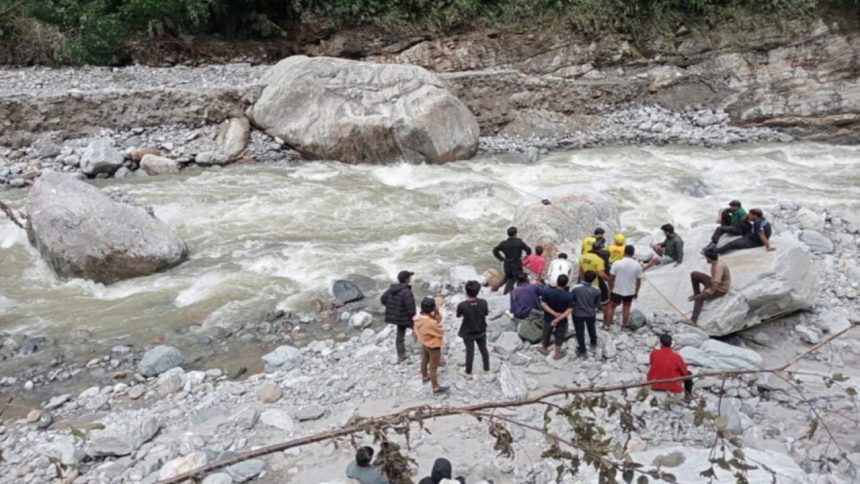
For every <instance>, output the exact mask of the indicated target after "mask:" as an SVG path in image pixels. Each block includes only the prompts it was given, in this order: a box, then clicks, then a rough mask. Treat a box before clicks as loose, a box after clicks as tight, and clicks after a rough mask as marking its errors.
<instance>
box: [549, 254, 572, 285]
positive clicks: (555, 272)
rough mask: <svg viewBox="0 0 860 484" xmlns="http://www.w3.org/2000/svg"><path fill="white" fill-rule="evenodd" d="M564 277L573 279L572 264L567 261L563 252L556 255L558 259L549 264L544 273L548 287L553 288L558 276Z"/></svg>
mask: <svg viewBox="0 0 860 484" xmlns="http://www.w3.org/2000/svg"><path fill="white" fill-rule="evenodd" d="M561 275H565V276H567V279H568V280H570V279H572V278H573V264H571V263H570V261H569V260H567V254H565V253H564V252H562V253H560V254H558V258H557V259H555V260H554V261H552V262H550V263H549V269H547V271H546V283H547V285H548V286H552V287H555V284H556V281H557V280H558V276H561Z"/></svg>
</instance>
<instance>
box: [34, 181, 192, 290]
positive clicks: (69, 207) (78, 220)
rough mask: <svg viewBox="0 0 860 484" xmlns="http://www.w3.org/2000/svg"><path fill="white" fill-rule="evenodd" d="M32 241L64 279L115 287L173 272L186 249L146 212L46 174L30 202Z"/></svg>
mask: <svg viewBox="0 0 860 484" xmlns="http://www.w3.org/2000/svg"><path fill="white" fill-rule="evenodd" d="M27 213H28V214H29V216H30V218H29V220H28V223H27V235H28V238H29V239H30V243H32V244H33V245H34V246H35V247H36V248H37V249H38V250H39V252H41V254H42V256H43V257H44V258H45V260H46V261H47V263H48V265H49V266H51V268H52V269H54V271H55V272H56V273H57V274H58V275H59V276H61V277H83V278H86V279H91V280H94V281H96V282H101V283H104V284H110V283H112V282H116V281H119V280H122V279H127V278H130V277H137V276H142V275H147V274H151V273H153V272H156V271H159V270H163V269H167V268H169V267H173V266H175V265H177V264H179V263H181V262H182V261H183V260H185V257H186V256H187V254H188V249H187V247H186V246H185V243H184V242H182V241H181V240H180V239H179V238H178V237H177V236H176V234H174V233H173V231H172V230H171V229H170V228H169V227H168V226H167V225H165V224H164V223H163V222H161V221H160V220H158V219H157V218H155V217H153V216H151V215H150V214H149V213H147V212H146V210H145V209H144V208H141V207H137V206H133V205H130V204H126V203H119V202H115V201H113V200H111V199H110V197H108V196H107V194H105V192H103V191H101V190H99V189H97V188H95V187H93V186H91V185H89V184H87V183H84V182H82V181H80V180H77V179H76V178H75V177H73V176H70V175H66V174H60V173H56V172H45V173H43V174H42V176H41V177H39V179H38V180H37V181H36V183H35V184H34V185H33V187H32V188H31V189H30V193H29V195H28V198H27Z"/></svg>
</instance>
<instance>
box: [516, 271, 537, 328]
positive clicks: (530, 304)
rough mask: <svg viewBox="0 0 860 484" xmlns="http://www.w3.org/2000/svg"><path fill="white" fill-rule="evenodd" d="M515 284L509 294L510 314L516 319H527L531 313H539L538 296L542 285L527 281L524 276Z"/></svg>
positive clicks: (526, 277)
mask: <svg viewBox="0 0 860 484" xmlns="http://www.w3.org/2000/svg"><path fill="white" fill-rule="evenodd" d="M521 276H522V277H521V278H520V280H519V281H518V283H517V288H516V289H514V292H512V293H511V314H513V315H514V317H515V318H516V319H527V318H528V317H529V314H531V312H532V311H535V310H537V311H541V305H540V295H541V292H543V287H544V286H543V284H541V283H539V282H537V281H532V280H529V278H528V276H526V275H525V274H522V275H521Z"/></svg>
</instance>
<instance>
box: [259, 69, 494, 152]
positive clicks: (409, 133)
mask: <svg viewBox="0 0 860 484" xmlns="http://www.w3.org/2000/svg"><path fill="white" fill-rule="evenodd" d="M263 84H264V85H265V88H264V89H263V92H262V93H261V94H260V97H259V99H258V100H257V102H256V103H255V104H254V106H253V107H252V108H251V109H249V113H250V116H251V118H252V119H253V121H254V124H255V125H257V126H259V127H260V128H262V129H263V130H265V131H266V132H267V133H268V134H269V135H271V136H274V137H279V138H281V139H283V140H284V141H285V142H286V143H287V144H288V145H290V146H292V147H293V148H295V149H297V150H298V151H300V152H302V153H305V154H306V155H308V156H310V157H312V158H321V159H330V160H340V161H344V162H347V163H363V162H371V163H386V162H394V161H412V162H430V163H441V162H446V161H454V160H460V159H466V158H471V157H472V156H474V155H475V153H476V152H477V149H478V136H479V128H478V123H477V121H476V119H475V116H474V115H473V114H472V113H471V112H470V111H469V109H468V107H466V105H465V104H464V103H463V102H462V101H460V100H459V99H457V98H456V97H455V96H454V95H453V94H452V93H451V92H450V91H449V90H448V88H447V85H446V84H445V83H444V82H443V81H442V80H440V79H439V77H437V76H436V75H435V74H433V73H431V72H429V71H427V70H426V69H424V68H421V67H418V66H414V65H402V64H374V63H369V62H358V61H351V60H345V59H335V58H328V57H313V58H309V57H305V56H301V55H294V56H291V57H288V58H286V59H284V60H282V61H281V62H279V63H278V64H277V65H275V66H274V67H273V68H272V69H271V70H270V71H269V73H268V74H267V75H266V76H265V77H264V78H263Z"/></svg>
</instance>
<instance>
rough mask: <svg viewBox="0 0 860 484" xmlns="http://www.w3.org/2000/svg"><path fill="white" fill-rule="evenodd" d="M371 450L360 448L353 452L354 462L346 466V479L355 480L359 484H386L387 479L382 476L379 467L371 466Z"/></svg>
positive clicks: (369, 448) (370, 448)
mask: <svg viewBox="0 0 860 484" xmlns="http://www.w3.org/2000/svg"><path fill="white" fill-rule="evenodd" d="M371 461H373V448H372V447H360V448H359V449H358V450H357V451H356V452H355V460H354V461H352V462H350V463H349V465H347V466H346V477H347V478H349V479H355V480H356V481H358V482H359V484H388V483H389V481H388V478H387V477H385V475H383V474H382V471H380V470H379V467H377V466H375V465H371Z"/></svg>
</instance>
